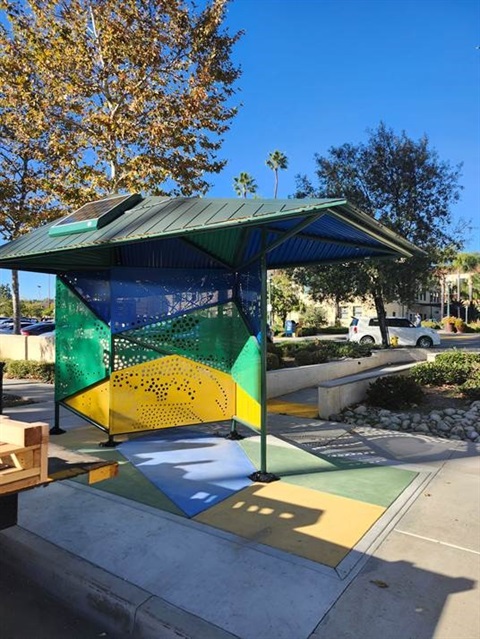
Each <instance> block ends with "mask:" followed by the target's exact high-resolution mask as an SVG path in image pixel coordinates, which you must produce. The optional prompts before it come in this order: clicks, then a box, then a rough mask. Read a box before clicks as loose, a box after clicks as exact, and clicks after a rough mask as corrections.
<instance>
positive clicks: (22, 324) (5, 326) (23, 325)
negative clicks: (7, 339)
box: [0, 320, 32, 335]
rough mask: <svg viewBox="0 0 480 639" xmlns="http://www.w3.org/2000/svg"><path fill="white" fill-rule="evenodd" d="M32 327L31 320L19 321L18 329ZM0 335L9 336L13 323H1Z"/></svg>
mask: <svg viewBox="0 0 480 639" xmlns="http://www.w3.org/2000/svg"><path fill="white" fill-rule="evenodd" d="M31 325H32V320H21V321H20V329H22V328H26V327H27V326H31ZM0 333H3V334H7V335H8V334H9V333H13V321H11V322H3V323H2V324H0Z"/></svg>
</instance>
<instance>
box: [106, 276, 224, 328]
mask: <svg viewBox="0 0 480 639" xmlns="http://www.w3.org/2000/svg"><path fill="white" fill-rule="evenodd" d="M233 284H234V278H233V275H232V274H231V273H227V272H224V271H206V272H205V271H198V270H187V269H113V271H112V280H111V299H112V331H113V332H115V333H121V332H124V331H127V330H130V329H134V328H139V327H141V326H148V325H151V324H154V323H156V322H158V321H160V320H162V319H165V318H171V317H173V316H177V315H184V314H185V313H191V312H192V311H196V310H199V309H204V308H206V307H209V306H216V305H218V304H224V303H225V302H227V301H229V300H231V299H232V298H233Z"/></svg>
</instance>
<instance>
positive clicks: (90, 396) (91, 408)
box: [65, 380, 110, 428]
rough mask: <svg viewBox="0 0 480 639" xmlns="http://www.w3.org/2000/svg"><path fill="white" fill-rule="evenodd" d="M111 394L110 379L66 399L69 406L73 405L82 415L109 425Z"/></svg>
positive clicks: (106, 426)
mask: <svg viewBox="0 0 480 639" xmlns="http://www.w3.org/2000/svg"><path fill="white" fill-rule="evenodd" d="M109 396H110V381H109V380H107V381H105V382H100V383H99V384H96V385H95V386H90V387H88V388H86V389H85V390H84V391H80V393H77V394H76V395H73V397H69V398H68V399H66V400H65V404H67V406H71V407H72V408H74V409H75V410H76V411H77V412H79V413H80V414H81V415H85V417H88V418H89V419H91V420H92V421H93V422H95V423H97V424H99V425H100V426H103V427H104V428H108V427H109V419H108V407H109Z"/></svg>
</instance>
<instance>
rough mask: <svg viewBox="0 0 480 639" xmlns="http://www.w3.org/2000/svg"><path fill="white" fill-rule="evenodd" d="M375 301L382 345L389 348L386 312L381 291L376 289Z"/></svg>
mask: <svg viewBox="0 0 480 639" xmlns="http://www.w3.org/2000/svg"><path fill="white" fill-rule="evenodd" d="M373 300H374V302H375V309H376V311H377V317H378V323H379V325H380V334H381V336H382V346H383V347H384V348H390V340H389V337H388V328H387V322H386V319H385V318H386V316H387V313H386V312H385V304H384V303H383V297H382V292H381V291H379V290H377V291H375V295H374V296H373Z"/></svg>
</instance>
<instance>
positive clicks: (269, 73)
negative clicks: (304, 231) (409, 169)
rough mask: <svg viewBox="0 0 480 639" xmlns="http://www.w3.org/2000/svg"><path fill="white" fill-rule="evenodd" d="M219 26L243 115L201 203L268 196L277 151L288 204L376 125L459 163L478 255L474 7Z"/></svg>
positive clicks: (382, 6) (257, 0)
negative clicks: (319, 157)
mask: <svg viewBox="0 0 480 639" xmlns="http://www.w3.org/2000/svg"><path fill="white" fill-rule="evenodd" d="M228 24H229V27H230V29H231V30H238V29H243V30H244V31H245V35H244V36H243V38H242V40H241V41H240V42H239V43H238V44H237V46H236V49H235V59H236V61H237V62H239V63H240V64H241V66H242V69H243V75H242V77H241V78H240V80H239V83H238V87H239V89H240V90H239V93H238V95H237V101H238V102H241V103H242V104H243V106H242V108H241V109H240V112H239V114H238V116H237V118H236V119H235V121H234V123H233V125H232V128H231V130H230V131H229V132H228V133H227V134H226V136H225V143H224V146H223V149H222V153H221V155H222V157H225V158H227V159H228V165H227V167H226V168H225V169H224V171H223V173H222V174H221V175H218V176H212V182H213V183H214V186H213V187H212V189H211V191H210V193H209V194H208V195H209V196H211V197H235V193H234V191H233V188H232V182H233V177H234V176H235V175H238V174H239V173H240V171H248V172H249V173H251V174H252V175H253V176H254V177H255V178H256V180H257V183H258V186H259V195H260V196H261V197H272V195H273V174H272V172H271V171H270V170H269V169H268V168H267V167H266V166H265V159H266V157H267V155H268V153H269V152H270V151H273V150H274V149H280V150H281V151H283V152H284V153H285V154H286V155H287V156H288V158H289V169H288V171H283V172H281V174H280V185H279V193H278V196H279V197H288V196H289V195H291V194H292V193H293V191H294V187H295V175H296V174H298V173H306V174H307V175H310V176H312V175H313V171H314V159H313V156H314V154H315V153H320V154H323V153H326V151H327V150H328V148H329V147H331V146H337V145H340V144H343V143H345V142H351V143H358V142H361V141H362V140H365V138H366V129H368V128H375V127H376V126H377V125H378V124H379V122H380V121H381V120H383V121H384V122H385V123H386V124H387V125H388V126H389V127H392V128H393V129H394V130H395V131H397V132H401V131H402V130H405V131H406V133H407V134H408V135H409V136H410V137H412V138H415V139H416V138H419V137H420V136H422V135H423V134H424V133H426V134H427V135H428V137H429V139H430V143H431V146H432V147H433V148H435V149H436V150H437V152H438V153H439V156H440V158H441V159H443V160H448V161H449V162H450V163H451V164H453V165H456V164H458V163H461V162H462V163H463V169H462V174H463V175H462V178H461V183H462V185H463V186H464V190H463V193H462V199H461V202H460V203H458V205H457V206H456V207H455V210H454V217H455V219H457V220H458V219H459V218H467V219H470V220H472V222H473V224H474V229H473V231H472V233H471V234H470V236H469V241H468V243H467V245H466V247H465V250H468V251H480V49H479V50H477V49H476V47H477V46H480V0H234V2H233V3H232V4H231V6H230V8H229V15H228ZM7 275H8V277H9V273H8V274H7V272H6V271H2V275H1V277H2V282H5V281H9V280H8V277H7ZM52 279H53V278H52ZM21 283H22V289H21V293H22V297H25V298H31V297H38V293H39V289H38V285H40V286H41V287H42V288H41V289H40V291H41V295H42V296H44V297H46V296H47V288H48V279H47V277H46V276H42V275H39V276H31V275H30V276H26V277H22V279H21ZM51 286H52V284H51Z"/></svg>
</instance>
